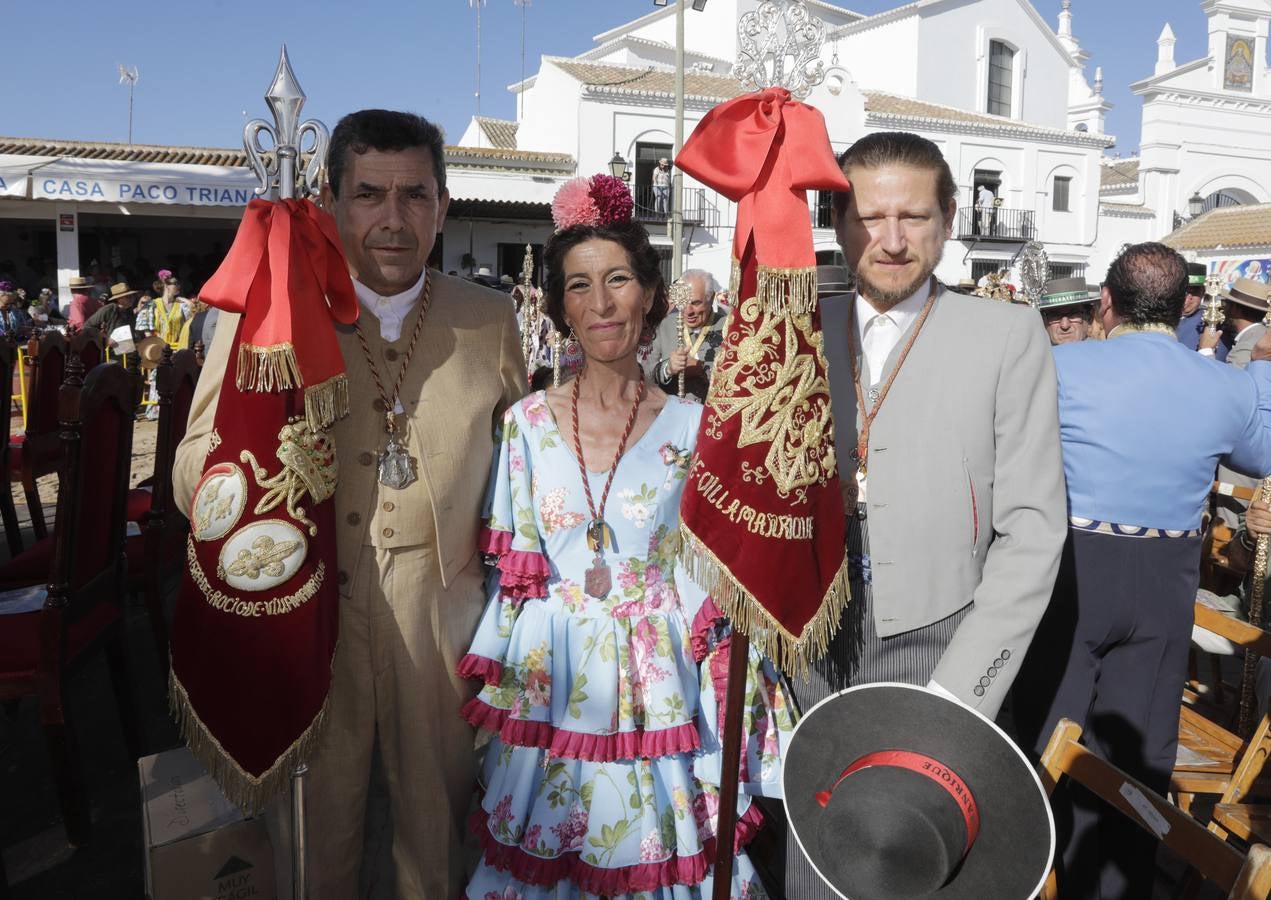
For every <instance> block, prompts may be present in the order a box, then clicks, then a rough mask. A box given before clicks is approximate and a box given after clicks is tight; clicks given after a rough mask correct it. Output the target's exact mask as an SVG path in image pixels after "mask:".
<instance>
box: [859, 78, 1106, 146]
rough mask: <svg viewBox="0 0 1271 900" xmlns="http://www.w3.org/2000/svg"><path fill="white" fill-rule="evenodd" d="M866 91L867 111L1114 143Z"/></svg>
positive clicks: (917, 119) (1051, 137)
mask: <svg viewBox="0 0 1271 900" xmlns="http://www.w3.org/2000/svg"><path fill="white" fill-rule="evenodd" d="M862 93H863V94H864V95H865V112H866V114H867V115H871V116H882V117H895V118H900V119H908V120H914V121H915V123H916V124H921V123H922V122H923V121H927V122H939V123H952V124H955V125H959V124H960V125H967V126H972V127H975V128H992V129H995V130H999V131H1005V132H1009V133H1011V134H1019V135H1027V136H1031V137H1040V138H1048V139H1052V140H1062V141H1077V142H1080V143H1087V142H1094V143H1096V144H1101V145H1105V146H1106V145H1110V144H1111V143H1112V138H1110V137H1107V136H1106V135H1100V134H1088V133H1086V132H1080V131H1066V130H1064V129H1062V128H1051V127H1049V126H1046V125H1034V124H1032V123H1029V122H1021V121H1020V120H1018V119H1011V118H1008V117H1006V116H991V115H989V114H988V113H977V112H970V111H969V110H965V109H959V108H958V107H956V106H944V105H942V104H939V103H928V102H927V101H925V100H915V99H914V98H912V97H902V96H900V95H898V94H888V93H885V92H883V91H863V92H862Z"/></svg>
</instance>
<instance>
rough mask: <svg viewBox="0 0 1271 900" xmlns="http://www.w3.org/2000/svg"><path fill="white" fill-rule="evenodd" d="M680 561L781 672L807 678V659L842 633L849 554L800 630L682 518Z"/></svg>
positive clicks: (819, 653)
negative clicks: (785, 622)
mask: <svg viewBox="0 0 1271 900" xmlns="http://www.w3.org/2000/svg"><path fill="white" fill-rule="evenodd" d="M680 537H681V544H680V562H682V563H683V564H684V567H685V569H687V570H688V574H689V577H690V578H692V579H693V581H695V582H696V583H697V584H698V585H699V586H700V587H702V588H703V589H704V590H705V591H706V593H708V594H710V596H711V597H712V598H714V600H715V603H716V604H718V606H719V608H720V609H721V610H723V612H724V614H725V615H726V616H728V618H729V620H730V621H731V622H732V625H733V627H734V628H736V629H738V630H739V631H740V632H741V633H742V634H744V635H746V636H747V637H749V638H750V642H751V643H752V644H754V645H755V647H757V648H758V649H759V652H761V653H763V654H764V655H765V656H767V657H768V658H769V659H771V660H772V661H773V663H774V664H775V665H776V666H777V668H778V669H780V670H781V671H783V672H786V673H787V674H793V675H797V676H799V677H800V678H802V679H803V680H805V681H806V680H807V679H808V664H809V662H811V661H812V660H815V659H820V658H821V657H822V656H824V655H825V654H826V652H827V651H828V650H829V647H830V641H831V640H832V639H833V638H834V635H835V634H837V633H838V629H839V621H840V620H841V619H842V617H843V611H844V610H845V609H846V608H847V604H848V603H850V602H851V599H852V591H851V588H850V587H849V585H848V581H847V556H846V555H844V557H843V563H842V565H840V566H839V570H838V572H836V573H835V574H834V578H833V579H832V580H831V581H830V586H829V588H828V589H827V590H826V592H825V596H824V597H822V598H821V603H820V605H819V606H818V607H817V611H816V615H814V616H813V617H812V620H811V621H810V622H808V624H807V625H806V626H805V627H804V629H803V633H802V634H798V635H796V634H793V633H792V632H790V631H787V630H786V629H785V628H784V627H783V626H782V625H781V623H780V622H778V621H777V620H776V619H774V618H773V617H772V614H771V613H769V612H768V611H767V610H766V609H764V608H763V606H762V605H761V604H760V603H759V601H758V600H756V599H755V595H754V594H752V593H751V592H750V591H748V590H747V589H746V588H745V587H744V586H743V585H742V583H741V581H740V580H738V578H737V576H735V575H733V573H732V572H731V571H729V569H728V566H726V565H725V564H724V563H723V562H722V561H721V560H720V559H719V557H717V556H716V555H715V554H714V553H712V552H711V550H710V548H709V547H707V546H706V545H705V544H704V543H702V541H701V540H699V539H698V537H697V535H695V534H693V532H692V531H691V530H690V529H689V527H688V526H687V525H685V524H683V523H682V522H681V523H680Z"/></svg>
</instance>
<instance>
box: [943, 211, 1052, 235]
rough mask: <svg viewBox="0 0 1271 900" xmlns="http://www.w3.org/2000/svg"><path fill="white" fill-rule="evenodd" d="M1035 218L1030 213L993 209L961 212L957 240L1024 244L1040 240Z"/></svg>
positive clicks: (959, 212) (1031, 212) (959, 213)
mask: <svg viewBox="0 0 1271 900" xmlns="http://www.w3.org/2000/svg"><path fill="white" fill-rule="evenodd" d="M1036 221H1037V220H1036V216H1035V215H1034V213H1033V211H1032V210H1031V209H1011V208H1010V207H1006V206H993V207H988V208H984V209H976V208H974V207H970V208H968V207H963V208H962V209H959V210H958V232H957V238H958V240H961V241H1002V242H1006V243H1023V242H1025V241H1033V240H1037V239H1038V237H1037V224H1036Z"/></svg>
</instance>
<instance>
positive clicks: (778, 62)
mask: <svg viewBox="0 0 1271 900" xmlns="http://www.w3.org/2000/svg"><path fill="white" fill-rule="evenodd" d="M824 43H825V22H823V21H822V20H821V19H819V18H817V17H816V16H814V15H812V14H811V13H810V12H808V8H807V6H806V5H805V4H804V2H803V0H763V2H762V3H760V4H759V7H758V8H757V9H755V10H754V11H753V12H748V13H746V14H745V15H744V16H742V17H741V20H740V21H739V22H738V23H737V63H736V65H734V66H733V77H734V78H736V79H737V80H738V81H740V82H741V83H742V84H743V85H744V86H745V87H747V88H749V89H750V90H753V91H761V90H763V89H764V88H770V87H783V88H785V89H786V90H788V91H789V92H790V95H791V96H792V97H794V98H795V99H796V100H802V99H804V98H805V97H807V95H808V93H809V92H810V91H811V90H812V88H814V87H816V86H817V85H818V84H820V83H821V81H822V80H823V79H824V78H825V65H824V63H822V62H821V46H822V44H824Z"/></svg>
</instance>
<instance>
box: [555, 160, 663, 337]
mask: <svg viewBox="0 0 1271 900" xmlns="http://www.w3.org/2000/svg"><path fill="white" fill-rule="evenodd" d="M633 209H634V204H633V203H632V201H631V192H630V191H629V190H628V189H627V185H626V183H625V182H624V181H622V180H621V179H620V178H614V177H613V176H612V175H593V176H592V177H591V178H575V179H574V180H572V181H568V182H566V183H565V184H563V185H561V187H560V190H558V191H557V192H556V197H555V198H554V199H553V200H552V219H553V220H554V221H555V223H556V233H555V234H553V235H552V236H551V238H550V239H549V240H548V241H547V247H546V248H545V250H544V251H543V268H544V282H543V293H544V295H545V298H546V310H545V312H546V313H547V317H548V318H549V319H551V320H552V325H553V326H554V327H555V328H556V330H557V331H559V332H560V333H561V334H567V333H568V332H569V325H568V324H566V322H565V257H566V256H567V255H568V254H569V251H570V250H572V249H574V248H575V247H577V246H578V245H579V244H582V243H585V242H586V241H594V240H599V241H613V242H614V243H615V244H618V245H619V246H621V247H622V249H623V250H625V251H626V253H627V260H628V261H629V263H630V265H631V270H632V271H633V272H634V273H635V277H636V281H638V282H639V283H640V286H641V287H642V288H644V289H645V290H646V291H647V290H652V291H653V305H652V306H651V307H650V308H649V312H648V313H647V314H646V315H645V319H644V323H645V336H646V338H647V341H651V340H652V339H653V333H654V332H655V331H656V330H657V327H658V325H659V324H660V323H661V321H662V320H663V319H664V318H666V314H667V312H668V310H669V309H670V305H669V303H668V302H667V293H666V280H665V279H664V278H663V277H662V265H661V260H660V259H659V257H658V252H657V251H656V250H654V249H653V246H652V245H651V244H650V243H649V233H648V232H647V231H645V230H644V226H643V225H641V224H640V223H639V222H636V221H634V220H633V219H632V217H631V213H632V211H633ZM647 341H646V342H647Z"/></svg>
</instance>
